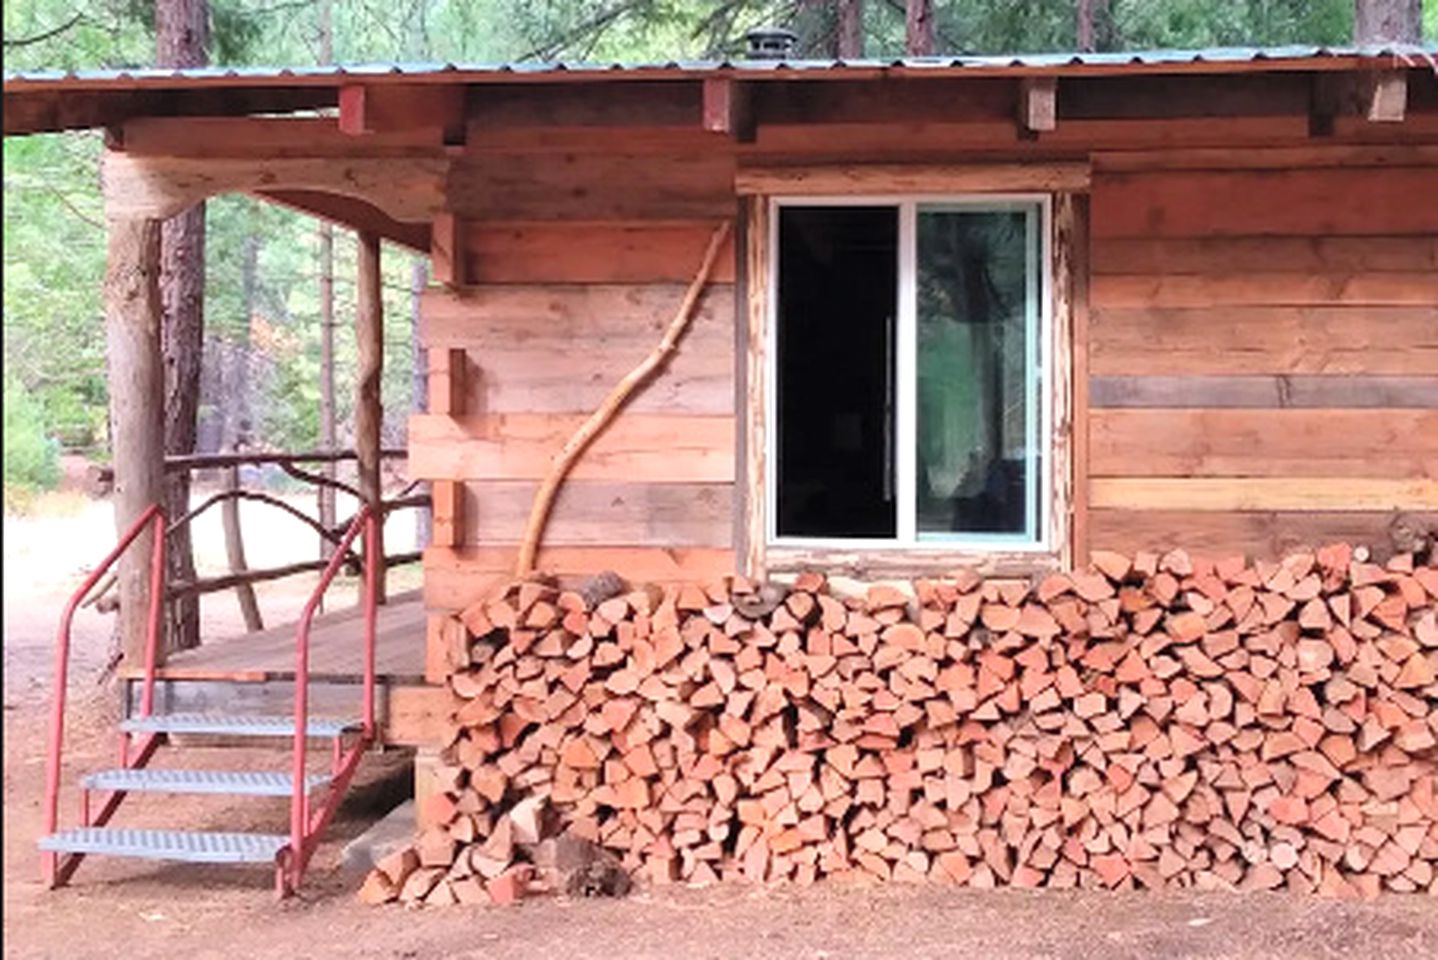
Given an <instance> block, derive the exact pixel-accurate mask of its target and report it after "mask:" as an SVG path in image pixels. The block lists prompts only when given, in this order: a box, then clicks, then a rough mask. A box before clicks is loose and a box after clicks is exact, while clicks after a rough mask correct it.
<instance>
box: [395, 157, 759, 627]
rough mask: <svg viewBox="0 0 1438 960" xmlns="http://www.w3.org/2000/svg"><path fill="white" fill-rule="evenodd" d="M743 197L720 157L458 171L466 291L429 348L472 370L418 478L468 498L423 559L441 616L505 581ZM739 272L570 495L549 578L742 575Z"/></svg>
mask: <svg viewBox="0 0 1438 960" xmlns="http://www.w3.org/2000/svg"><path fill="white" fill-rule="evenodd" d="M486 136H487V134H484V133H479V132H476V138H477V139H480V140H481V141H483V139H484V138H485V137H486ZM709 142H710V144H714V143H716V142H717V141H714V140H713V139H712V138H711V140H710V141H709ZM733 180H734V168H733V160H732V158H731V157H729V156H728V155H727V154H726V153H724V152H714V151H707V152H693V151H692V150H691V151H683V152H669V153H665V152H658V151H654V150H645V151H642V152H638V153H632V154H620V153H613V152H607V153H592V152H590V153H586V152H582V151H581V152H553V151H533V152H525V153H515V152H505V153H499V152H490V151H488V150H480V151H475V152H473V153H470V154H467V155H466V156H465V157H464V158H463V159H462V160H461V161H460V162H458V163H457V164H456V166H455V168H454V170H453V171H452V173H451V176H450V181H449V190H450V203H451V207H452V210H453V213H454V216H455V230H454V235H455V240H454V246H455V248H456V249H455V250H454V252H453V256H454V258H455V260H456V263H457V264H458V266H457V268H456V274H457V277H456V279H457V280H459V281H462V282H457V283H456V284H454V285H447V286H444V287H436V288H433V289H431V290H429V291H428V292H427V293H426V294H425V296H424V299H423V301H422V304H421V317H422V319H421V327H422V330H421V336H422V338H423V341H424V343H425V346H426V347H427V348H428V349H429V350H430V351H431V352H432V353H435V352H445V353H452V355H454V356H457V357H459V358H460V360H461V363H462V365H463V367H464V373H463V376H462V377H461V378H460V379H459V381H457V383H456V390H455V403H454V407H455V408H454V409H452V410H449V411H447V412H435V413H430V414H424V415H417V416H415V417H413V418H412V419H411V421H410V450H411V459H410V469H411V471H412V472H413V474H414V475H415V476H417V477H423V478H425V479H428V480H432V481H436V482H437V483H439V484H452V485H453V487H452V489H453V491H454V493H453V497H454V500H455V503H454V505H453V507H452V508H451V509H452V512H453V514H454V517H453V519H452V521H451V523H452V527H453V530H452V535H451V536H450V537H448V538H447V539H446V540H445V541H443V542H442V544H441V545H437V546H435V547H432V548H431V549H430V550H429V551H427V552H426V554H425V600H426V604H427V605H428V606H429V607H430V608H431V609H435V610H455V609H458V608H460V607H462V606H464V605H465V604H467V603H469V602H471V601H472V600H473V599H475V598H476V597H478V596H479V595H481V594H482V592H483V591H484V590H485V589H486V588H487V587H488V585H489V584H491V583H492V582H493V581H494V580H495V579H496V578H499V577H502V576H505V575H507V574H508V573H509V571H510V570H511V568H512V567H513V564H514V562H515V555H516V549H517V545H518V541H519V539H520V537H521V536H522V533H523V529H524V525H525V521H526V519H527V518H528V514H529V510H530V506H531V504H532V501H533V497H534V493H535V490H536V488H537V487H538V484H539V481H540V480H541V479H542V478H543V477H544V475H545V473H546V472H547V470H548V468H549V464H550V461H551V458H552V457H553V455H554V454H555V453H556V452H557V451H558V450H559V448H560V447H561V446H563V444H564V442H565V441H566V440H567V439H568V438H569V436H570V434H571V433H572V432H573V431H574V429H575V428H577V427H578V426H579V424H580V423H581V422H583V420H584V418H585V417H586V416H588V415H589V414H590V413H591V412H592V411H593V410H594V409H595V408H596V407H597V406H598V405H599V404H600V402H601V401H602V400H603V399H604V397H605V396H606V395H607V394H608V393H609V391H610V390H611V389H612V388H613V387H614V385H615V384H616V383H617V382H618V381H619V380H620V379H621V378H622V377H623V376H624V375H625V374H627V373H628V372H629V371H630V370H631V369H632V368H633V367H634V366H635V365H636V364H638V363H639V362H640V361H641V360H642V359H643V358H644V357H645V356H646V355H647V354H648V353H649V351H650V350H652V349H653V348H654V346H655V344H657V343H658V342H659V339H660V337H661V336H662V335H663V333H664V330H665V328H666V327H667V326H668V324H669V323H670V320H671V319H672V317H673V315H674V312H675V310H676V309H677V308H678V306H679V304H680V302H681V300H682V299H683V296H684V291H685V287H686V286H687V284H688V282H689V281H690V279H691V278H692V277H693V275H694V273H695V271H696V270H697V268H698V266H699V262H700V259H701V257H702V255H703V252H704V249H705V246H706V245H707V243H708V241H709V237H710V235H711V234H712V233H713V230H714V228H715V226H716V225H717V224H718V222H719V221H720V220H723V219H727V218H732V217H733V216H734V211H735V199H734V194H733ZM735 272H736V271H735V250H734V247H733V244H732V241H731V243H730V245H729V246H728V247H727V248H726V249H724V250H723V251H722V252H721V255H720V259H719V261H718V263H717V265H716V269H715V272H714V281H713V282H712V283H711V284H710V286H709V287H708V289H707V290H706V291H705V293H704V295H703V296H702V298H701V299H700V301H699V304H698V307H697V310H696V312H695V314H694V318H693V321H692V324H691V326H690V328H689V330H688V331H687V332H686V333H685V335H684V337H683V339H682V340H681V341H680V343H679V348H678V350H677V351H676V352H675V353H674V354H673V355H672V356H671V358H670V360H669V362H668V363H667V364H666V365H665V366H664V368H663V369H662V370H661V371H660V372H659V373H658V375H656V376H655V377H654V378H653V379H652V380H651V381H650V382H649V383H648V384H646V385H645V386H643V387H642V388H641V389H639V390H638V391H637V392H636V393H635V394H634V396H633V397H632V398H631V400H630V401H629V402H628V403H627V404H626V405H625V407H624V409H623V411H622V412H621V414H620V416H619V417H618V419H616V420H615V421H614V423H613V424H612V425H611V426H610V427H609V429H607V430H606V431H605V432H604V433H603V434H601V435H600V437H599V438H598V439H597V440H596V441H595V442H594V444H593V446H591V447H590V448H589V449H588V450H587V451H586V452H585V454H584V455H583V456H582V457H581V458H580V459H579V460H578V461H577V463H576V464H575V468H574V470H573V472H572V473H571V474H570V478H569V479H568V480H567V481H566V483H565V484H564V485H563V487H562V488H561V490H560V493H559V496H558V498H557V499H556V501H555V504H554V508H553V510H552V512H551V515H550V518H549V522H548V525H547V527H546V529H545V535H544V538H543V541H542V542H543V548H542V549H541V551H540V554H539V566H540V569H543V570H546V571H550V572H554V573H558V574H561V575H564V576H579V575H583V574H589V573H595V572H598V571H601V570H605V569H613V570H616V571H619V572H621V573H623V574H624V575H625V576H627V577H632V578H636V579H640V580H643V579H653V580H659V581H663V580H674V579H690V578H698V579H702V578H705V577H709V576H712V575H715V574H719V573H723V572H727V571H730V570H732V569H733V567H734V559H733V531H734V522H733V519H732V513H733V510H734V502H735V492H734V469H735V446H736V439H735V418H734V409H735V401H734V389H735V388H734V363H735V354H734V309H735V305H734V280H735ZM431 369H432V370H433V366H432V367H431ZM441 519H442V518H441V517H440V516H439V512H438V511H437V512H436V524H438V523H439V522H440V520H441Z"/></svg>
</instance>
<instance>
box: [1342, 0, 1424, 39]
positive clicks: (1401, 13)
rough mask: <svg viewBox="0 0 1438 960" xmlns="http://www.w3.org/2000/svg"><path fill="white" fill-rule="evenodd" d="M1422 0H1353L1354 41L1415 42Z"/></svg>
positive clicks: (1420, 24)
mask: <svg viewBox="0 0 1438 960" xmlns="http://www.w3.org/2000/svg"><path fill="white" fill-rule="evenodd" d="M1422 36H1423V0H1354V5H1353V41H1354V42H1355V43H1375V44H1376V43H1418V42H1419V40H1421V39H1422Z"/></svg>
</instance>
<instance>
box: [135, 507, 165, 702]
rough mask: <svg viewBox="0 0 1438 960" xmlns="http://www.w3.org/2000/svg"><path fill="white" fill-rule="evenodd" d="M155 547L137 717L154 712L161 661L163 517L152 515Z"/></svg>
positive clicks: (152, 555) (163, 585) (151, 556)
mask: <svg viewBox="0 0 1438 960" xmlns="http://www.w3.org/2000/svg"><path fill="white" fill-rule="evenodd" d="M154 523H155V544H154V547H153V548H152V549H151V551H150V622H149V625H148V629H147V630H146V633H145V689H144V691H143V692H142V693H141V694H140V716H142V717H148V716H149V715H150V714H151V713H152V712H153V711H154V709H155V670H156V666H157V664H158V662H159V659H160V632H161V629H162V627H163V626H164V613H165V561H166V556H165V515H164V514H163V513H157V514H155V521H154Z"/></svg>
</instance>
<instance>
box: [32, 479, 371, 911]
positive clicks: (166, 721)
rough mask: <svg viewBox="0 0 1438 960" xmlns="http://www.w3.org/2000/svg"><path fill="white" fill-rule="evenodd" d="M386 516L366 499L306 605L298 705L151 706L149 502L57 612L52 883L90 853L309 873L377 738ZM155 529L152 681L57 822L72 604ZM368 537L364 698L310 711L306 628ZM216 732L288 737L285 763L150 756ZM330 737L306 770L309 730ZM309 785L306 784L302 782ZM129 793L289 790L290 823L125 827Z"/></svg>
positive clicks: (160, 529) (156, 514)
mask: <svg viewBox="0 0 1438 960" xmlns="http://www.w3.org/2000/svg"><path fill="white" fill-rule="evenodd" d="M378 526H379V517H378V514H377V513H376V512H375V511H374V510H373V508H371V507H369V506H365V507H364V508H362V509H361V510H360V512H359V513H358V514H356V516H355V518H354V521H353V522H352V523H351V524H350V526H349V529H348V530H347V531H346V533H345V536H344V537H343V538H342V539H341V540H340V542H339V544H338V545H337V547H336V549H335V552H334V556H333V557H332V558H331V559H330V562H329V564H328V566H326V567H325V570H324V572H323V573H322V574H321V576H320V581H319V584H318V585H317V586H316V587H315V590H314V592H313V593H312V594H311V595H310V598H309V601H308V602H307V603H306V604H305V608H304V613H303V614H302V615H301V617H300V620H299V623H298V625H297V628H296V633H295V703H294V712H293V714H292V715H290V716H257V715H249V716H246V715H238V714H219V713H174V714H157V713H155V712H154V695H155V674H156V661H157V653H158V647H159V639H160V624H161V614H162V612H163V605H164V593H165V591H164V585H165V584H164V577H165V532H166V521H165V514H164V512H163V510H162V509H161V508H160V507H159V505H157V504H155V505H151V506H150V507H149V508H148V509H147V510H146V511H145V512H144V513H143V514H142V515H141V516H140V517H139V519H137V520H136V521H135V523H134V524H133V525H132V526H131V527H130V529H129V530H128V531H127V532H126V534H125V536H124V537H122V538H121V539H120V542H119V544H118V545H116V547H115V549H114V550H112V551H111V552H110V554H109V556H107V557H106V558H105V560H104V561H103V562H102V563H101V564H100V565H99V566H98V567H97V568H96V569H95V571H94V572H93V573H91V574H90V576H89V578H88V579H86V581H85V583H84V584H83V585H82V586H81V587H80V589H79V590H77V591H76V592H75V594H74V595H73V596H72V597H71V599H70V601H69V603H68V604H67V605H66V607H65V612H64V615H63V616H62V618H61V620H60V627H59V630H58V632H57V635H56V645H55V694H54V704H53V711H52V713H51V723H50V738H49V751H48V754H47V757H46V769H45V822H44V831H43V836H42V837H41V838H40V841H39V846H40V851H41V853H40V857H41V869H42V874H43V878H44V881H45V883H46V885H47V886H49V887H57V886H61V885H63V884H64V883H66V882H67V881H68V880H69V879H70V876H71V875H72V874H73V873H74V872H75V869H76V868H77V867H78V866H79V865H80V862H81V861H82V860H83V859H84V858H85V857H86V856H89V855H92V854H105V855H110V856H121V857H141V858H148V859H158V860H181V861H190V862H195V863H270V864H273V865H274V868H275V891H276V893H277V894H278V895H279V896H287V895H289V894H292V893H294V891H295V890H296V889H297V888H298V887H299V884H300V881H301V879H302V878H303V876H304V871H305V867H306V866H307V865H308V864H309V861H310V858H311V856H313V854H314V851H315V848H316V847H317V846H318V844H319V838H320V835H321V834H322V833H323V832H324V830H325V828H326V827H327V826H328V825H329V822H330V820H331V819H332V818H333V817H334V814H335V811H336V810H337V809H338V807H339V803H340V800H341V799H342V798H343V797H344V794H345V791H346V789H348V787H349V783H350V780H351V778H352V777H353V776H354V772H355V769H356V768H357V767H358V765H359V761H360V758H361V757H362V756H363V755H364V753H365V752H366V751H367V750H368V749H369V748H370V746H371V745H373V743H374V741H375V736H376V728H375V622H376V609H375V604H376V597H377V596H378V591H377V589H376V588H377V586H378V582H377V580H378V565H377V563H376V562H375V557H376V549H377V548H376V544H377V542H378V537H377V536H376V534H377V533H378ZM147 527H150V528H152V529H153V533H154V549H153V552H152V555H151V558H150V608H149V622H148V629H147V634H146V638H145V679H144V686H143V688H142V694H141V698H140V706H139V712H138V715H137V716H133V717H129V718H127V719H125V720H122V721H121V722H120V724H119V728H118V730H117V733H118V736H119V762H118V764H117V765H116V766H115V767H114V768H112V769H108V770H101V771H98V772H95V773H90V774H87V775H85V776H83V777H82V778H81V779H80V784H79V786H80V798H79V800H80V802H79V819H80V825H79V826H78V827H74V828H71V829H64V830H61V829H59V802H60V777H61V759H62V753H63V749H64V736H65V693H66V683H67V674H68V670H69V659H70V626H71V622H72V620H73V619H74V615H75V611H76V610H77V609H78V608H79V606H80V604H81V602H82V601H83V600H84V599H85V597H86V596H87V595H88V594H89V593H90V591H91V590H92V589H93V588H94V586H95V584H96V583H97V582H98V581H99V580H100V578H101V577H102V576H103V575H104V574H105V572H106V571H107V570H109V569H110V568H111V567H112V566H113V565H114V564H115V563H116V562H117V561H118V560H119V558H120V557H121V556H122V555H123V554H124V553H125V551H126V550H127V549H129V548H130V546H131V545H132V544H133V543H134V542H135V540H136V539H137V538H138V537H139V536H140V535H141V534H142V533H143V532H144V531H145V529H146V528H147ZM361 533H363V536H364V546H365V550H364V554H365V562H364V590H363V604H364V648H363V656H364V685H363V690H364V697H363V702H362V703H361V704H359V708H360V709H359V711H358V714H359V716H358V718H357V719H351V718H325V717H311V716H310V715H309V635H310V627H311V623H312V621H313V620H314V617H315V614H316V612H317V611H318V609H319V605H320V600H321V598H322V597H323V596H324V593H325V591H326V589H328V587H329V585H330V583H331V582H333V580H334V578H335V576H336V574H337V573H338V572H339V569H340V567H341V565H342V564H343V563H344V561H345V558H346V556H348V554H349V549H350V546H351V544H353V543H354V541H355V540H356V538H358V537H359V536H360V535H361ZM196 734H198V735H213V736H221V737H225V738H227V739H228V738H242V739H247V740H248V739H253V740H254V741H256V742H257V743H269V744H273V742H274V740H275V739H276V738H278V739H281V740H283V739H285V738H288V739H289V740H290V743H291V754H292V755H291V758H290V759H291V763H290V769H289V770H288V771H283V770H276V771H241V770H196V769H178V768H169V769H158V768H152V767H150V766H149V763H150V761H151V760H152V759H153V758H154V756H155V755H156V753H158V752H159V750H160V748H161V747H166V746H168V747H170V748H171V749H172V750H173V749H179V747H178V746H177V745H176V744H175V742H174V741H172V740H171V737H172V736H174V735H196ZM315 739H318V740H328V741H330V746H331V750H330V760H329V764H328V770H327V771H326V772H316V771H314V770H312V769H310V767H311V764H310V761H309V757H308V749H309V742H310V741H311V740H315ZM296 784H301V785H302V786H301V787H300V789H298V790H297V789H296V788H295V785H296ZM130 794H211V795H224V796H232V797H288V798H290V829H289V832H288V833H284V834H281V833H275V834H262V833H214V832H198V831H186V830H150V829H127V828H124V827H113V826H109V823H110V821H111V820H112V819H113V818H114V816H115V814H116V813H117V811H118V810H119V809H120V807H121V805H122V804H123V803H124V801H125V800H126V798H127V797H129V796H130Z"/></svg>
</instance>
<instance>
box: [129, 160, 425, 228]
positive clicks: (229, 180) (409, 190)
mask: <svg viewBox="0 0 1438 960" xmlns="http://www.w3.org/2000/svg"><path fill="white" fill-rule="evenodd" d="M448 172H449V161H448V160H445V159H440V158H417V157H384V158H377V157H363V158H334V157H290V158H279V159H259V158H200V157H159V156H155V157H136V156H133V155H131V154H130V153H128V152H126V153H118V152H113V151H112V152H109V153H107V154H105V157H104V161H103V165H102V175H103V179H104V187H105V212H106V214H107V215H108V216H111V217H119V218H131V217H152V218H154V219H157V220H162V219H165V218H168V217H171V216H174V215H175V214H176V213H179V212H180V211H182V210H187V209H189V208H190V207H191V206H193V205H194V204H196V203H199V202H200V201H201V200H204V199H206V198H207V197H211V196H214V195H215V194H220V193H253V192H258V191H265V192H267V193H273V192H281V191H291V190H299V191H310V192H319V193H328V194H335V195H339V196H344V197H353V198H355V199H358V200H362V201H365V202H366V203H371V204H373V205H374V206H375V207H377V208H378V209H380V210H381V211H383V212H384V214H385V216H387V217H390V218H392V219H394V220H401V221H416V222H422V223H427V222H429V220H430V219H431V218H432V217H433V216H434V215H435V214H436V213H439V212H440V211H441V210H443V209H444V207H445V183H446V180H447V178H448Z"/></svg>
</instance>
